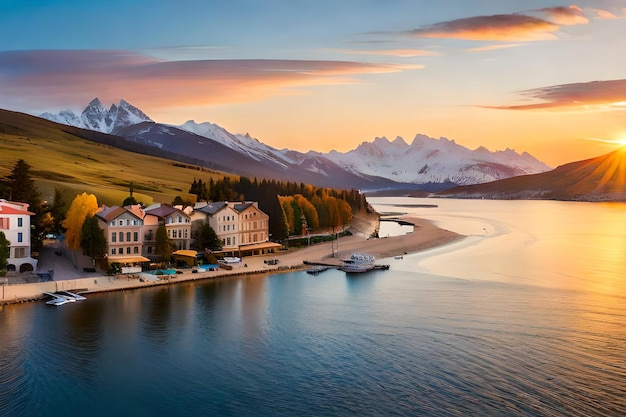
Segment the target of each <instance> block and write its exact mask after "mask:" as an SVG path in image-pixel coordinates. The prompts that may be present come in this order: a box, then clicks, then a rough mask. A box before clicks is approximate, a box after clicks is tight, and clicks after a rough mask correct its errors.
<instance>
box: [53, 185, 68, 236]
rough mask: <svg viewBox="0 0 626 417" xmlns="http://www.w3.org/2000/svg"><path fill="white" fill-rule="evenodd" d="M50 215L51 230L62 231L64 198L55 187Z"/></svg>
mask: <svg viewBox="0 0 626 417" xmlns="http://www.w3.org/2000/svg"><path fill="white" fill-rule="evenodd" d="M50 215H52V219H53V220H54V227H53V231H54V232H55V233H62V232H63V220H65V199H64V198H63V194H61V191H60V190H59V189H58V188H56V187H55V189H54V201H53V202H52V206H51V207H50Z"/></svg>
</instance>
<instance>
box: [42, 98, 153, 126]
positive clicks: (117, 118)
mask: <svg viewBox="0 0 626 417" xmlns="http://www.w3.org/2000/svg"><path fill="white" fill-rule="evenodd" d="M40 117H43V118H44V119H48V120H52V121H53V122H57V123H62V124H66V125H70V126H76V127H80V128H83V129H90V130H96V131H98V132H103V133H111V132H113V131H114V130H115V129H117V128H120V127H124V126H131V125H134V124H137V123H141V122H145V121H150V122H151V121H152V119H150V117H148V116H147V115H146V114H145V113H144V112H142V111H141V110H139V109H138V108H137V107H135V106H133V105H132V104H130V103H129V102H127V101H126V100H120V102H119V104H118V105H115V104H112V105H111V107H110V108H109V109H108V110H107V109H106V108H105V107H104V105H103V104H102V102H101V101H100V99H99V98H98V97H96V98H94V99H93V100H91V102H89V104H88V105H87V107H85V109H84V110H83V111H82V113H81V114H80V116H77V115H76V114H75V113H74V112H73V111H71V110H63V111H61V112H59V113H58V114H53V113H43V114H41V115H40Z"/></svg>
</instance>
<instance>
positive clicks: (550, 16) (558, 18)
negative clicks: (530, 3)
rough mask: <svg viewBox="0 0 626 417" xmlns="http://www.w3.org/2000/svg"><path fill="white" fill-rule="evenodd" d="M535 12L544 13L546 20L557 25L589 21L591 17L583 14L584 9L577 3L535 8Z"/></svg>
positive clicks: (579, 23)
mask: <svg viewBox="0 0 626 417" xmlns="http://www.w3.org/2000/svg"><path fill="white" fill-rule="evenodd" d="M533 12H537V13H539V14H542V15H544V16H545V19H546V20H548V21H550V22H552V23H556V24H557V25H564V26H569V25H585V24H587V23H589V19H587V18H586V17H585V16H584V15H583V9H581V8H580V7H578V6H575V5H572V6H569V7H547V8H544V9H538V10H534V11H533Z"/></svg>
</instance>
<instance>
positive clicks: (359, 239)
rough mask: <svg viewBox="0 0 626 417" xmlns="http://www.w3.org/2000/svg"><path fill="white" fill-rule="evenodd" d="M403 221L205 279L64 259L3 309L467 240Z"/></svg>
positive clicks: (359, 229)
mask: <svg viewBox="0 0 626 417" xmlns="http://www.w3.org/2000/svg"><path fill="white" fill-rule="evenodd" d="M398 219H399V220H402V221H404V222H408V223H412V224H413V225H414V229H413V232H412V233H407V234H405V235H401V236H393V237H384V238H370V237H367V236H371V232H372V231H373V230H375V228H376V227H377V226H378V218H377V217H376V218H375V221H374V220H372V219H371V218H370V219H365V220H364V219H357V221H356V222H354V223H353V225H352V226H353V227H352V228H351V232H352V233H353V234H352V235H351V236H344V237H341V238H339V240H338V242H335V248H334V249H335V253H334V256H333V243H332V242H324V243H318V244H315V245H311V246H308V247H305V248H299V249H290V250H287V251H279V252H276V253H273V254H267V255H263V256H254V257H245V258H244V259H243V261H242V264H241V266H239V267H236V268H233V269H232V270H225V269H222V268H220V269H218V270H217V271H207V272H200V273H192V272H191V270H182V271H180V272H182V273H177V274H175V275H170V276H165V277H159V278H158V279H157V278H156V277H155V279H153V280H145V279H140V278H139V275H137V274H129V275H118V276H114V277H111V276H102V275H100V274H97V273H95V274H94V273H89V274H85V273H83V272H79V271H78V270H77V269H76V268H75V267H73V265H71V263H70V262H69V261H68V260H66V259H65V260H64V261H63V262H61V261H62V260H61V259H58V258H56V259H55V260H56V263H55V264H54V270H55V273H54V281H48V282H40V283H33V284H20V285H9V286H3V288H2V289H3V292H2V294H1V295H2V297H1V299H0V305H1V304H9V303H14V302H22V301H29V300H37V299H40V298H41V297H42V296H43V293H44V292H54V291H58V290H67V291H73V290H76V291H78V290H80V292H104V291H119V290H125V289H133V288H142V287H147V286H155V285H169V284H174V283H177V282H184V281H192V280H201V279H211V278H218V277H227V276H235V275H244V274H245V275H249V274H258V273H261V274H262V273H276V272H286V271H291V270H295V269H303V268H308V267H309V266H307V265H305V262H306V263H321V264H327V265H337V266H339V265H341V264H342V261H341V260H342V259H344V258H347V257H349V256H350V255H351V254H353V253H361V254H367V255H373V256H375V257H376V258H377V259H378V260H380V259H383V258H390V257H394V256H400V255H405V254H409V253H415V252H419V251H422V250H426V249H430V248H434V247H437V246H442V245H445V244H448V243H451V242H454V241H456V240H459V239H462V238H463V237H464V236H463V235H460V234H458V233H454V232H451V231H449V230H445V229H442V228H439V227H437V226H435V225H434V224H432V223H431V222H429V221H427V220H423V219H420V218H418V217H414V216H409V215H405V216H402V217H399V218H398ZM52 256H54V255H52ZM268 259H277V260H278V263H277V264H276V265H268V264H266V263H265V261H266V260H268ZM40 261H43V259H40ZM42 266H43V265H42Z"/></svg>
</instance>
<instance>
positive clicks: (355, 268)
mask: <svg viewBox="0 0 626 417" xmlns="http://www.w3.org/2000/svg"><path fill="white" fill-rule="evenodd" d="M342 262H343V265H342V266H341V268H340V269H341V270H342V271H344V272H348V273H352V272H367V271H371V270H372V269H375V268H376V264H375V262H376V258H375V257H374V256H372V255H363V254H359V253H353V254H352V255H351V256H350V257H349V258H347V259H342Z"/></svg>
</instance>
